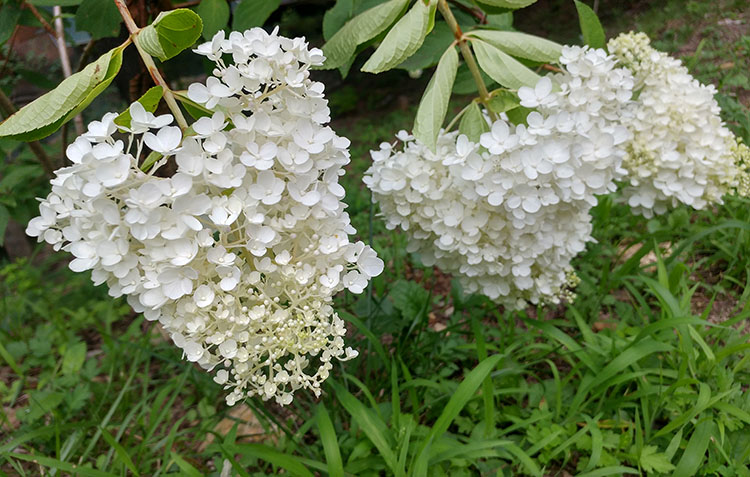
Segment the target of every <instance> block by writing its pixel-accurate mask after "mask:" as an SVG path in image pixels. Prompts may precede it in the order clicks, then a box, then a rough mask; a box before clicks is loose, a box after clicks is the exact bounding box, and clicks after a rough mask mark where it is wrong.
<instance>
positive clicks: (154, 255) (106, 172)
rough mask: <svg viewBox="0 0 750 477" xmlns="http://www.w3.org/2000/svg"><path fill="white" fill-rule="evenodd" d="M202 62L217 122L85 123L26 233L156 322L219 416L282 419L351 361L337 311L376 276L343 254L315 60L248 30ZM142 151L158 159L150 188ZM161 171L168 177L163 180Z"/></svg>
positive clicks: (337, 142)
mask: <svg viewBox="0 0 750 477" xmlns="http://www.w3.org/2000/svg"><path fill="white" fill-rule="evenodd" d="M195 51H196V52H197V53H199V54H203V55H206V56H208V57H209V58H210V59H212V60H214V61H216V69H215V70H214V74H213V75H212V76H210V77H209V78H208V79H207V81H206V83H205V84H200V83H198V84H193V85H191V86H190V88H189V89H188V94H189V96H190V98H191V99H192V100H193V101H195V102H196V103H199V104H202V105H204V106H205V107H206V108H207V109H210V110H213V111H215V112H214V113H213V115H212V116H210V117H203V118H200V119H199V120H197V121H196V122H195V123H194V124H193V125H192V127H191V129H192V131H191V132H190V133H186V134H185V137H183V135H182V133H181V131H180V129H179V128H178V127H175V126H171V125H170V124H171V123H172V119H173V118H172V116H171V115H168V114H167V115H161V116H154V115H153V114H151V113H149V112H147V111H145V110H144V108H143V106H142V105H141V104H140V103H134V104H133V105H131V106H130V115H131V117H132V121H131V125H130V127H129V128H123V127H118V126H117V125H116V124H115V123H114V120H115V118H116V117H117V114H116V113H108V114H106V115H105V116H104V118H103V119H102V120H101V121H94V122H92V123H91V124H90V125H89V127H88V132H87V133H85V134H84V135H83V136H81V137H79V138H78V139H76V141H75V142H74V143H73V144H71V145H70V146H69V147H68V150H67V157H68V159H70V161H71V162H72V163H73V165H72V166H70V167H66V168H63V169H60V170H58V171H57V172H56V177H55V178H54V179H53V180H52V192H51V193H50V195H49V196H48V197H47V198H46V199H44V200H43V201H42V203H41V205H40V212H41V216H40V217H37V218H35V219H33V220H32V221H31V222H30V223H29V226H28V229H27V232H28V233H29V234H30V235H32V236H37V237H39V239H40V240H44V241H46V242H47V243H49V244H51V245H53V246H54V247H55V249H62V250H65V251H68V252H70V253H71V254H72V255H73V256H74V257H75V258H74V260H73V261H72V262H70V268H71V269H72V270H74V271H78V272H81V271H85V270H91V271H92V279H93V280H94V282H95V283H96V284H101V283H106V284H107V286H108V287H109V291H110V294H111V295H112V296H115V297H117V296H121V295H126V296H127V298H128V302H129V303H130V304H131V305H132V307H133V308H134V309H135V310H136V311H138V312H143V313H144V315H145V317H146V318H147V319H148V320H153V321H156V320H158V321H159V323H160V324H161V325H162V326H163V327H164V329H165V330H166V331H167V332H168V333H169V334H170V336H171V338H172V340H173V341H174V343H175V344H176V345H177V346H178V347H180V348H181V349H182V350H183V351H184V356H185V358H186V359H187V360H189V361H192V362H196V363H198V364H200V365H201V366H202V367H203V368H205V369H207V370H211V371H212V372H213V373H214V374H215V378H214V380H215V381H216V382H217V383H219V384H221V385H223V386H224V387H225V388H226V389H228V390H230V392H229V394H228V395H227V398H226V399H227V403H228V404H230V405H231V404H234V403H235V402H237V401H238V400H240V399H243V398H244V397H247V396H261V397H262V398H263V399H271V398H274V399H275V400H276V402H278V403H279V404H282V405H283V404H289V403H290V402H291V401H292V396H293V393H294V392H295V391H296V390H298V389H309V390H311V391H313V392H314V393H315V394H319V393H320V384H321V382H322V381H323V380H325V379H326V377H327V376H328V374H329V372H330V370H331V368H332V366H333V365H332V361H333V360H334V359H338V360H346V359H350V358H353V357H355V356H357V352H356V351H355V350H353V349H352V348H348V347H345V343H344V335H345V333H346V329H345V326H344V322H343V321H342V320H341V319H340V318H339V317H338V315H337V314H336V312H335V311H334V310H333V307H332V306H331V302H332V297H333V295H334V294H335V293H337V292H338V291H340V290H342V289H344V288H346V289H347V290H349V291H351V292H353V293H361V292H362V291H363V290H364V288H365V287H366V286H367V283H368V281H369V279H370V278H371V277H373V276H376V275H378V274H380V273H381V272H382V270H383V262H382V260H380V259H379V258H378V257H377V255H376V254H375V252H374V251H373V250H372V249H371V248H370V247H369V246H367V245H365V244H363V243H362V242H353V241H351V240H350V238H349V236H350V235H352V234H354V233H355V232H356V231H355V230H354V228H353V227H352V226H351V224H350V221H349V216H348V215H347V213H346V211H345V208H346V205H345V204H344V203H343V202H342V201H341V199H342V198H343V197H344V189H343V188H342V187H341V185H340V184H339V182H338V180H339V177H340V176H341V175H343V174H344V170H343V166H344V165H346V164H347V163H348V162H349V152H348V146H349V141H348V140H347V139H346V138H342V137H339V136H337V135H336V133H335V132H334V131H333V130H332V129H331V128H330V127H328V126H326V123H327V122H328V121H329V120H330V117H329V110H328V106H327V102H326V100H325V97H324V95H323V85H322V84H321V83H318V82H315V81H312V80H311V79H310V77H309V69H310V67H311V66H314V65H320V64H321V63H322V61H323V56H322V54H321V52H320V50H318V49H316V48H313V49H310V48H308V45H307V43H306V42H305V41H304V39H302V38H295V39H289V38H285V37H281V36H279V35H278V34H277V33H276V31H274V32H272V33H270V34H269V33H267V32H266V31H265V30H263V29H260V28H254V29H252V30H248V31H246V32H244V33H239V32H232V33H231V34H230V35H229V37H228V38H225V35H224V33H223V32H219V33H217V35H216V36H215V37H214V38H213V40H212V41H211V42H210V43H207V44H205V45H201V46H200V47H198V48H197V49H196V50H195ZM222 55H228V56H231V59H232V61H231V62H230V63H229V64H226V63H225V62H224V60H223V59H222ZM121 132H124V133H126V136H124V137H122V138H121V137H120V134H119V133H121ZM144 146H147V147H148V148H150V149H151V150H152V151H155V152H158V153H160V154H161V155H163V159H161V160H160V161H159V162H157V163H156V164H155V165H154V167H152V168H151V169H150V170H149V171H148V172H144V171H142V170H140V169H139V157H140V156H142V151H143V150H144ZM166 161H174V162H175V163H176V165H177V172H176V173H175V174H174V175H172V176H171V177H159V176H157V175H156V172H157V170H158V169H159V168H160V167H161V166H162V165H163V164H164V163H165V162H166Z"/></svg>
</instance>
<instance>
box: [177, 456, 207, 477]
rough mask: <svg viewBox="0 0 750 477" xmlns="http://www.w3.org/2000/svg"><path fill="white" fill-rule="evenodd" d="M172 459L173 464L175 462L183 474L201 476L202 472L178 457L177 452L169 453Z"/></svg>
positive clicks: (192, 476) (194, 476)
mask: <svg viewBox="0 0 750 477" xmlns="http://www.w3.org/2000/svg"><path fill="white" fill-rule="evenodd" d="M171 457H172V460H173V461H174V463H175V464H177V467H179V468H180V471H182V474H183V475H186V476H187V477H201V476H203V473H202V472H201V471H199V470H198V469H196V468H195V467H193V466H192V465H191V464H190V463H188V462H187V461H186V460H185V459H183V458H182V457H180V455H179V454H176V453H174V452H172V454H171Z"/></svg>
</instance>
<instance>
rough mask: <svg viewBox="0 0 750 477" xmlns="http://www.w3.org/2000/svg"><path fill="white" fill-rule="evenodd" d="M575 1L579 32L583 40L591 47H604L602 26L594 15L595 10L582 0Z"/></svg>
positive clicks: (604, 39)
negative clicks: (581, 0)
mask: <svg viewBox="0 0 750 477" xmlns="http://www.w3.org/2000/svg"><path fill="white" fill-rule="evenodd" d="M575 2H576V10H578V22H579V23H580V25H581V33H582V34H583V41H585V42H586V44H587V45H589V46H590V47H591V48H604V46H605V41H606V37H605V35H604V28H602V24H601V22H600V21H599V17H597V16H596V12H594V10H592V9H591V7H589V6H588V5H586V4H585V3H583V2H580V1H578V0H575Z"/></svg>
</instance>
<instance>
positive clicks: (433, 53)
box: [398, 22, 455, 71]
mask: <svg viewBox="0 0 750 477" xmlns="http://www.w3.org/2000/svg"><path fill="white" fill-rule="evenodd" d="M454 38H455V37H454V36H453V31H452V30H451V29H450V27H449V26H448V24H447V23H445V22H438V23H436V24H435V28H433V29H432V32H431V33H430V34H429V35H427V37H426V38H425V39H424V43H422V46H421V47H419V49H418V50H417V51H416V52H415V53H414V54H413V55H411V56H410V57H409V58H407V59H406V60H405V61H404V62H402V63H401V64H400V65H398V67H399V68H401V69H404V70H408V71H413V70H421V69H425V68H429V67H431V66H435V65H436V64H437V62H438V61H440V57H441V56H442V55H443V52H444V51H445V50H446V48H448V46H449V45H450V44H451V43H452V42H453V39H454Z"/></svg>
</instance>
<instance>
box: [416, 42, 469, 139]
mask: <svg viewBox="0 0 750 477" xmlns="http://www.w3.org/2000/svg"><path fill="white" fill-rule="evenodd" d="M457 70H458V53H456V48H455V47H453V46H451V47H450V48H448V49H447V50H445V53H443V56H442V57H441V58H440V62H439V63H438V66H437V69H435V73H434V74H433V75H432V79H430V82H429V84H428V85H427V89H425V92H424V95H422V99H421V101H420V102H419V108H418V109H417V116H416V118H415V120H414V136H415V137H417V138H418V139H419V140H420V141H422V142H423V143H424V144H425V145H427V147H429V148H430V149H432V150H434V149H435V145H436V143H437V136H438V132H440V127H441V126H442V125H443V120H444V119H445V113H446V112H447V111H448V102H449V101H450V98H451V90H452V89H453V82H454V81H455V80H456V71H457Z"/></svg>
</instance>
